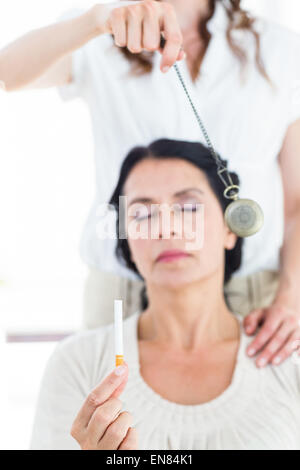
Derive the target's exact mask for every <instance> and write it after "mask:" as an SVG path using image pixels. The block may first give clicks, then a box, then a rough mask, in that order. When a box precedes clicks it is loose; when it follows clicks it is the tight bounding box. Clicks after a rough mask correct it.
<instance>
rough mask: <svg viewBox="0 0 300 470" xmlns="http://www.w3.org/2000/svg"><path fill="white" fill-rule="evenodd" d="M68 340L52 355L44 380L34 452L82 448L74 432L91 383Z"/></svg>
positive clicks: (36, 421) (35, 426) (35, 432)
mask: <svg viewBox="0 0 300 470" xmlns="http://www.w3.org/2000/svg"><path fill="white" fill-rule="evenodd" d="M67 339H69V338H67ZM70 339H71V338H70ZM65 341H66V340H64V341H63V342H62V343H63V344H61V343H59V344H58V346H57V347H56V349H55V351H54V353H53V354H52V355H51V356H50V359H49V360H48V362H47V364H46V368H45V371H44V375H43V378H42V381H41V386H40V392H39V396H38V401H37V406H36V412H35V418H34V424H33V430H32V435H31V444H30V448H31V449H33V450H76V449H79V445H78V443H77V442H76V441H75V439H74V438H73V437H72V436H71V435H70V430H71V426H72V423H73V421H74V419H75V417H76V416H77V413H78V411H79V409H80V408H81V406H82V404H83V402H84V400H85V398H86V396H87V394H88V393H87V388H88V387H87V382H88V381H87V379H86V377H85V372H84V369H85V367H83V366H82V365H80V361H78V359H76V356H75V358H74V354H73V353H72V350H70V348H65ZM67 344H68V342H67Z"/></svg>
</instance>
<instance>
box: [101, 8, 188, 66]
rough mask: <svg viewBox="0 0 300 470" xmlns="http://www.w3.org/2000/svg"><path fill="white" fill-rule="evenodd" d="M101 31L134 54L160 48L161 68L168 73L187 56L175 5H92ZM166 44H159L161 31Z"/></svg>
mask: <svg viewBox="0 0 300 470" xmlns="http://www.w3.org/2000/svg"><path fill="white" fill-rule="evenodd" d="M93 9H94V15H95V18H96V22H97V24H98V25H99V33H100V34H103V33H110V34H112V35H113V36H114V40H115V44H116V45H117V46H119V47H127V48H128V49H129V51H130V52H132V53H133V54H138V53H140V52H141V51H142V50H146V51H156V50H158V51H160V52H161V53H162V60H161V64H160V68H161V70H162V72H167V71H168V70H169V68H170V67H171V66H172V65H173V64H174V63H175V62H176V61H177V60H182V59H183V58H185V53H184V51H183V50H182V42H183V37H182V33H181V30H180V27H179V23H178V21H177V16H176V13H175V9H174V7H173V5H171V4H170V3H167V2H157V1H153V0H146V1H131V2H123V1H122V2H117V3H113V4H112V5H110V4H108V5H101V4H97V5H95V6H94V7H93ZM162 32H163V33H164V38H165V39H166V44H165V47H164V48H163V49H161V47H160V39H161V33H162Z"/></svg>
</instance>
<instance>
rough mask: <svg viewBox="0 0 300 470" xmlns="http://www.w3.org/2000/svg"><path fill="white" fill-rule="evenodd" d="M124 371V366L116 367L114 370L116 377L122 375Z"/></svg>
mask: <svg viewBox="0 0 300 470" xmlns="http://www.w3.org/2000/svg"><path fill="white" fill-rule="evenodd" d="M125 371H126V367H125V366H118V367H116V368H115V374H116V375H123V374H124V373H125Z"/></svg>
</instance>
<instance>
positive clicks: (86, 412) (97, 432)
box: [71, 362, 138, 450]
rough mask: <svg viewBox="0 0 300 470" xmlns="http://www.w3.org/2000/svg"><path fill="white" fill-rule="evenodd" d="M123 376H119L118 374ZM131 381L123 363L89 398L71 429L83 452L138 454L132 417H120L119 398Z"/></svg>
mask: <svg viewBox="0 0 300 470" xmlns="http://www.w3.org/2000/svg"><path fill="white" fill-rule="evenodd" d="M120 367H123V374H121V375H117V373H116V372H117V371H119V372H120V371H122V369H120ZM127 379H128V366H127V363H126V362H124V365H123V366H119V368H116V369H115V370H114V371H113V372H111V373H110V374H109V375H108V376H107V377H105V379H104V380H103V381H102V382H101V383H100V385H98V386H97V387H96V388H95V389H94V390H93V391H92V392H91V393H90V394H89V395H88V397H87V398H86V400H85V402H84V403H83V406H82V408H81V409H80V411H79V413H78V415H77V417H76V419H75V421H74V422H73V425H72V429H71V436H72V437H74V439H76V441H77V442H78V443H79V445H80V447H81V449H82V450H137V449H138V436H137V431H136V429H135V428H133V427H131V423H132V415H131V414H130V413H128V412H127V411H123V412H121V413H120V410H121V408H122V402H121V400H119V399H118V396H119V395H120V394H121V393H122V391H123V390H124V388H125V386H126V383H127Z"/></svg>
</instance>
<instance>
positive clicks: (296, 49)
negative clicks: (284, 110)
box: [289, 33, 300, 124]
mask: <svg viewBox="0 0 300 470" xmlns="http://www.w3.org/2000/svg"><path fill="white" fill-rule="evenodd" d="M291 53H292V54H291V70H292V72H291V76H290V115H289V124H292V123H293V122H294V121H296V120H298V119H300V35H299V34H296V33H293V34H292V45H291Z"/></svg>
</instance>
